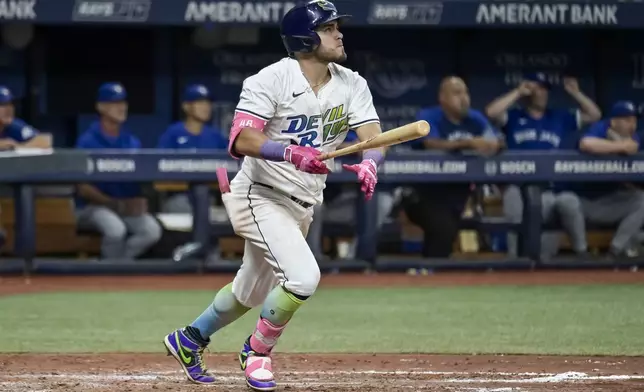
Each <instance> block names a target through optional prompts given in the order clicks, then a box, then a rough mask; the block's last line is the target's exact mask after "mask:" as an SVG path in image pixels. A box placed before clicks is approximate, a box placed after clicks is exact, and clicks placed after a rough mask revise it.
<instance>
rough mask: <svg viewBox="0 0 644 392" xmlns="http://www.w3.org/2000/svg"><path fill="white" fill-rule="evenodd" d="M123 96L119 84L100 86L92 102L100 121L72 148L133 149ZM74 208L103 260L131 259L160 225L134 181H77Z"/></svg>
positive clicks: (158, 232)
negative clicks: (97, 237)
mask: <svg viewBox="0 0 644 392" xmlns="http://www.w3.org/2000/svg"><path fill="white" fill-rule="evenodd" d="M126 99H127V94H126V91H125V89H124V88H123V86H122V85H121V84H119V83H105V84H103V85H102V86H101V87H100V88H99V90H98V98H97V105H96V107H97V110H98V113H99V115H100V119H99V121H96V122H94V123H92V125H90V127H89V129H87V131H85V133H83V134H82V135H81V136H80V137H79V138H78V141H77V143H76V148H80V149H128V150H129V149H139V148H140V147H141V142H140V141H139V139H138V138H137V137H136V136H134V135H133V134H131V133H130V132H128V131H127V130H126V129H125V128H124V126H123V123H124V122H125V120H126V119H127V109H128V106H127V101H126ZM76 207H77V209H78V211H77V219H78V226H79V227H80V228H86V229H89V230H96V231H98V232H100V233H101V235H102V237H103V243H102V246H101V255H102V257H104V258H110V259H134V258H136V257H137V256H140V255H141V254H143V253H144V252H145V251H146V250H147V249H149V248H150V246H152V245H154V244H155V243H156V242H157V241H158V240H159V239H160V238H161V234H162V230H161V226H160V225H159V223H158V222H157V220H156V219H154V218H153V217H152V216H151V215H150V214H149V213H148V211H147V200H146V199H145V198H144V197H143V194H142V190H141V186H140V184H137V183H133V182H123V183H119V182H100V183H93V184H80V185H79V186H78V190H77V198H76Z"/></svg>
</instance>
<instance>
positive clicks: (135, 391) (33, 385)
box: [0, 271, 644, 392]
mask: <svg viewBox="0 0 644 392" xmlns="http://www.w3.org/2000/svg"><path fill="white" fill-rule="evenodd" d="M230 278H231V276H221V275H212V276H202V277H194V276H153V277H141V276H136V277H83V278H80V279H79V278H78V277H44V276H36V277H34V278H33V279H32V282H31V283H30V284H25V282H24V281H23V280H22V278H4V279H2V280H1V281H0V294H1V295H11V294H18V293H28V292H43V291H45V292H47V291H52V292H54V291H61V290H67V291H68V290H78V291H88V290H90V289H91V290H115V289H118V290H128V289H132V290H142V289H151V290H159V289H169V288H171V289H173V290H177V289H212V288H216V287H219V286H221V285H222V284H224V283H226V282H228V281H229V280H230ZM641 282H644V273H641V272H614V271H567V272H519V273H512V272H495V273H442V274H436V275H429V276H408V275H403V274H399V275H390V274H377V275H368V276H365V275H358V274H340V275H328V276H325V277H324V278H323V283H322V284H323V285H325V286H332V287H333V286H336V287H357V286H360V287H366V286H369V287H371V286H377V287H382V286H397V285H405V286H410V285H429V286H435V285H473V284H486V285H489V284H512V285H516V284H536V285H543V284H582V283H641ZM51 332H53V331H51ZM138 333H141V332H138ZM275 359H276V363H277V364H278V365H277V367H278V369H279V372H278V377H279V381H280V382H281V386H282V387H281V390H292V391H300V390H307V391H399V390H413V391H416V390H425V391H479V392H533V391H539V392H541V391H553V390H561V391H564V390H565V391H573V392H581V391H638V390H644V375H642V373H641V371H642V369H644V357H624V356H622V357H579V356H576V357H572V356H544V355H539V356H536V355H535V356H531V355H425V354H278V355H276V358H275ZM207 362H208V365H209V366H210V367H211V368H212V369H213V370H214V371H215V372H216V374H217V375H218V376H219V383H218V384H217V387H219V389H221V390H243V389H245V388H246V387H245V384H244V380H243V375H242V374H241V372H240V371H239V368H238V365H237V362H236V358H235V356H234V355H232V354H207ZM0 390H2V391H8V392H14V391H24V390H31V391H62V390H64V391H88V390H91V391H97V392H103V391H104V392H110V391H121V392H122V391H129V392H139V391H171V390H182V391H192V390H194V391H197V390H203V387H200V386H193V385H190V384H187V383H186V381H185V379H184V377H183V375H182V374H181V373H180V372H179V371H177V367H176V363H175V362H174V360H173V359H172V358H170V357H167V356H165V355H162V354H158V353H157V354H154V353H150V354H141V353H118V354H72V355H68V354H31V353H30V354H20V353H17V354H0Z"/></svg>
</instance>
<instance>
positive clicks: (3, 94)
mask: <svg viewBox="0 0 644 392" xmlns="http://www.w3.org/2000/svg"><path fill="white" fill-rule="evenodd" d="M13 100H14V96H13V93H12V92H11V90H9V87H7V86H0V105H4V104H6V103H11V102H13Z"/></svg>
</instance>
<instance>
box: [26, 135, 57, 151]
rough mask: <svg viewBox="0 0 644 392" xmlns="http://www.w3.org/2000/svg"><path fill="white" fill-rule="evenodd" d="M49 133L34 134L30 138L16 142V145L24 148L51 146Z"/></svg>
mask: <svg viewBox="0 0 644 392" xmlns="http://www.w3.org/2000/svg"><path fill="white" fill-rule="evenodd" d="M51 144H52V143H51V136H50V135H36V136H35V137H33V138H32V139H31V140H28V141H26V142H24V143H20V144H18V147H26V148H51Z"/></svg>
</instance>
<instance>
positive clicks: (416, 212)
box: [402, 77, 502, 258]
mask: <svg viewBox="0 0 644 392" xmlns="http://www.w3.org/2000/svg"><path fill="white" fill-rule="evenodd" d="M439 102H440V106H439V107H433V108H428V109H423V110H421V111H420V112H419V113H418V120H425V121H427V122H428V123H429V124H430V125H431V131H430V133H429V135H427V137H426V138H424V139H423V140H422V141H421V143H422V147H423V148H424V149H427V150H442V151H446V152H458V151H463V150H472V151H475V152H478V153H480V154H482V155H492V154H495V153H496V152H497V151H498V150H499V148H500V147H501V145H502V141H501V140H500V134H499V133H498V132H497V131H496V130H495V129H494V128H493V127H492V125H491V124H490V123H489V122H488V120H487V119H486V118H485V116H484V115H483V114H482V113H481V112H479V111H477V110H473V109H471V108H470V95H469V91H468V89H467V86H466V85H465V82H463V80H462V79H460V78H457V77H448V78H445V79H444V80H443V81H442V82H441V85H440V92H439ZM469 195H470V185H469V184H427V185H419V186H415V187H414V191H412V192H408V193H407V194H406V196H404V197H403V201H402V206H403V209H404V210H405V213H406V214H407V216H408V217H409V219H410V220H411V221H412V222H413V223H414V224H416V225H418V226H420V227H421V228H423V231H424V235H425V238H424V246H423V256H424V257H441V258H445V257H449V256H450V254H451V253H452V244H453V243H454V240H455V239H456V236H457V234H458V226H459V222H460V219H461V215H462V213H463V210H464V208H465V204H466V203H467V199H468V197H469Z"/></svg>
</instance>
